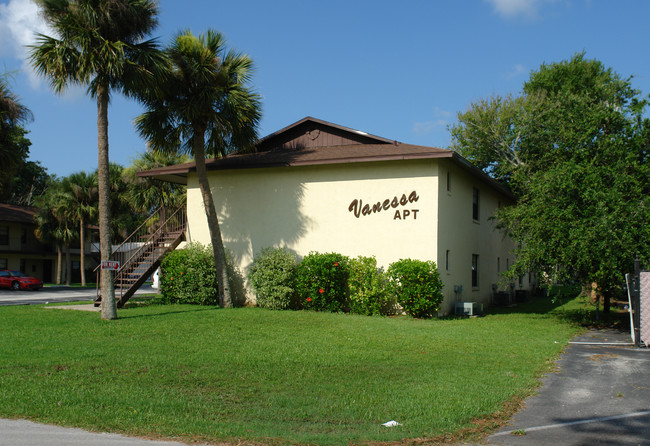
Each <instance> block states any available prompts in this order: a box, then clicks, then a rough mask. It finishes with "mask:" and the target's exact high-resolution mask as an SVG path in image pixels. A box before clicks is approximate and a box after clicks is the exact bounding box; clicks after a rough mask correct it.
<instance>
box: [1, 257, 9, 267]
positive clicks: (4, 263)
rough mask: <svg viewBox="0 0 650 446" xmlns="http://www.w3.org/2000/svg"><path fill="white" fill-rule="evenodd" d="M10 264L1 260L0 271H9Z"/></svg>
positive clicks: (5, 260)
mask: <svg viewBox="0 0 650 446" xmlns="http://www.w3.org/2000/svg"><path fill="white" fill-rule="evenodd" d="M8 264H9V262H8V261H7V259H0V269H7V265H8Z"/></svg>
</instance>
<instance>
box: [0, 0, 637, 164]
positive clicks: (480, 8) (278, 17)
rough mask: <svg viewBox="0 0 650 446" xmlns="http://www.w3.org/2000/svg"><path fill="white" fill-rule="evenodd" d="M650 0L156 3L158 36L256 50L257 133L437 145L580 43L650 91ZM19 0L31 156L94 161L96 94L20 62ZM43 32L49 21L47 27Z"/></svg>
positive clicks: (5, 36) (1, 7)
mask: <svg viewBox="0 0 650 446" xmlns="http://www.w3.org/2000/svg"><path fill="white" fill-rule="evenodd" d="M649 17H650V2H648V1H647V0H620V1H605V0H462V1H459V0H437V1H433V0H430V1H424V0H422V1H420V0H410V1H409V0H405V1H402V2H396V1H383V0H369V1H366V0H345V1H340V0H328V1H326V2H323V1H315V0H314V1H311V0H295V1H284V0H277V1H273V2H269V1H266V0H260V1H257V0H255V1H254V0H240V1H235V2H216V1H214V0H188V1H172V0H161V1H160V26H159V28H158V30H157V31H156V32H155V34H154V35H155V36H158V37H159V38H160V41H161V43H162V44H165V45H166V44H167V43H169V42H170V40H171V39H172V37H173V36H174V35H175V34H176V33H177V32H178V31H180V30H183V29H190V30H191V31H192V32H194V33H195V34H198V33H201V32H204V31H205V30H207V29H209V28H212V29H215V30H217V31H220V32H222V33H223V34H224V35H225V37H226V38H227V40H228V43H229V46H230V47H231V48H233V49H236V50H238V51H241V52H245V53H247V54H249V55H250V56H251V57H252V59H253V60H254V62H255V66H256V71H255V75H254V78H253V85H254V87H255V89H256V90H257V91H258V92H259V93H260V94H261V95H262V97H263V119H262V122H261V126H260V136H265V135H267V134H269V133H272V132H275V131H276V130H279V129H281V128H283V127H285V126H287V125H289V124H291V123H293V122H295V121H297V120H299V119H302V118H303V117H305V116H314V117H316V118H319V119H324V120H326V121H331V122H334V123H336V124H340V125H344V126H347V127H352V128H355V129H358V130H362V131H365V132H368V133H372V134H375V135H379V136H383V137H386V138H390V139H395V140H398V141H401V142H406V143H411V144H421V145H427V146H434V147H443V148H445V147H447V146H448V145H449V143H450V137H449V132H448V130H447V125H448V124H450V123H453V122H455V120H456V114H457V113H458V112H459V111H463V110H466V109H467V107H468V105H469V104H470V103H471V102H473V101H476V100H478V99H480V98H483V97H488V96H490V95H493V94H501V95H505V94H508V93H513V94H517V93H519V92H520V91H521V86H522V84H523V82H524V81H525V80H526V79H528V77H529V74H530V72H531V70H536V69H537V68H538V67H539V66H540V65H541V64H542V63H551V62H556V61H561V60H566V59H568V58H570V57H571V56H572V55H573V54H575V53H576V52H579V51H583V50H584V51H586V54H587V57H588V58H594V59H598V60H600V61H602V62H603V63H604V64H605V65H606V66H608V67H612V68H613V69H614V70H615V71H616V72H617V73H619V74H620V75H621V76H623V77H628V76H634V79H633V81H632V82H633V85H634V86H635V87H636V88H638V89H640V90H641V91H642V92H643V93H644V94H645V95H647V94H650V26H648V23H647V22H648V18H649ZM34 30H40V31H41V32H43V31H45V29H44V28H43V24H42V22H41V21H40V20H39V19H38V16H37V14H36V7H35V6H34V4H33V3H31V1H30V0H8V1H7V0H0V72H9V73H11V76H12V80H11V88H12V89H13V91H14V92H15V93H16V94H18V95H19V97H20V98H21V101H22V103H23V104H24V105H26V106H27V107H29V108H30V109H31V110H32V112H33V113H34V118H35V119H34V121H33V122H31V123H29V124H28V125H27V129H28V130H29V131H30V134H29V138H30V140H31V141H32V147H31V159H32V160H38V161H40V162H41V163H42V164H43V165H44V166H45V167H47V169H48V172H50V173H54V174H57V175H58V176H65V175H68V174H70V173H73V172H76V171H80V170H86V171H92V170H94V169H96V166H97V130H96V116H97V115H96V105H95V103H94V102H93V101H92V100H91V99H90V98H89V97H88V96H86V95H85V91H84V90H82V89H79V88H76V89H71V90H69V91H67V92H66V93H65V94H63V95H58V96H57V95H55V94H54V93H53V92H52V91H51V90H50V88H49V86H48V84H47V82H46V81H45V80H43V79H38V78H37V77H36V76H35V75H34V73H33V72H32V71H31V69H30V68H29V65H28V64H27V62H26V60H25V54H26V52H25V50H24V47H23V46H24V45H25V44H28V43H30V42H32V41H33V38H32V35H33V32H34ZM46 32H47V31H46ZM141 111H142V110H141V108H140V106H139V105H138V104H137V103H135V102H133V101H131V100H127V99H124V98H122V97H120V96H119V94H115V95H114V96H113V99H112V103H111V107H110V109H109V145H110V157H111V161H114V162H118V163H120V164H122V165H128V164H130V162H131V160H132V159H133V158H134V157H135V156H137V154H138V153H139V152H142V151H144V150H145V142H144V141H143V140H142V139H140V138H139V137H138V135H137V134H136V133H135V131H134V128H133V124H132V122H133V119H134V118H135V117H136V116H137V115H138V114H139V113H140V112H141Z"/></svg>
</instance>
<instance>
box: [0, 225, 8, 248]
mask: <svg viewBox="0 0 650 446" xmlns="http://www.w3.org/2000/svg"><path fill="white" fill-rule="evenodd" d="M8 244H9V227H8V226H0V245H8Z"/></svg>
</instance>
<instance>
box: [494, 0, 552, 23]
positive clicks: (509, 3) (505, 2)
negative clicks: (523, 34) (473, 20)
mask: <svg viewBox="0 0 650 446" xmlns="http://www.w3.org/2000/svg"><path fill="white" fill-rule="evenodd" d="M485 1H487V2H488V3H490V4H491V5H492V7H493V8H494V10H495V11H496V12H497V13H498V14H499V15H501V16H503V17H505V18H514V17H524V18H527V19H534V18H537V16H538V12H539V5H540V3H541V1H540V0H485Z"/></svg>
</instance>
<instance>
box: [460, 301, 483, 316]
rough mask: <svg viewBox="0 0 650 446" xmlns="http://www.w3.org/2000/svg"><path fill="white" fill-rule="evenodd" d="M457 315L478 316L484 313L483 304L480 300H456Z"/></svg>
mask: <svg viewBox="0 0 650 446" xmlns="http://www.w3.org/2000/svg"><path fill="white" fill-rule="evenodd" d="M454 313H455V314H456V316H476V315H479V314H482V313H483V304H481V303H478V302H456V305H455V308H454Z"/></svg>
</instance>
